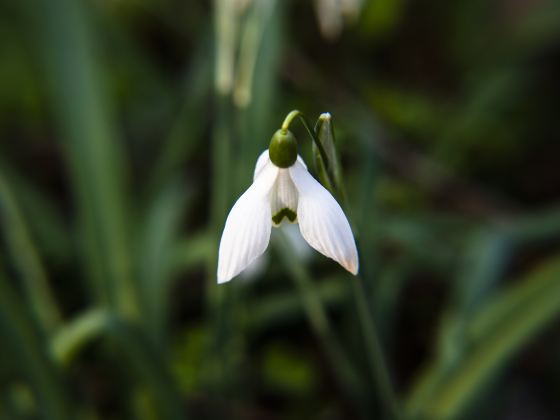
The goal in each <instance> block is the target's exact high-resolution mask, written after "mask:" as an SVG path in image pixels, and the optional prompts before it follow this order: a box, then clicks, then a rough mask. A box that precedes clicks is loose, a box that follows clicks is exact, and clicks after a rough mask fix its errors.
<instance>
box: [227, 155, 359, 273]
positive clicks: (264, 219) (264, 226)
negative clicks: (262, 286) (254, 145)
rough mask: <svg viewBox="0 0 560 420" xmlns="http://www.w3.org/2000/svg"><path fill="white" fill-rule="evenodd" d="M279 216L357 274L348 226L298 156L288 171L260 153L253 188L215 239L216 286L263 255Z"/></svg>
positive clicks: (314, 245)
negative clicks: (218, 243)
mask: <svg viewBox="0 0 560 420" xmlns="http://www.w3.org/2000/svg"><path fill="white" fill-rule="evenodd" d="M284 218H287V219H288V220H289V221H290V222H292V223H295V222H298V223H299V228H300V232H301V235H302V236H303V238H304V239H305V240H306V241H307V242H308V243H309V245H311V246H312V247H313V248H314V249H316V250H317V251H319V252H320V253H322V254H323V255H325V256H327V257H329V258H332V259H333V260H335V261H337V262H338V263H339V264H340V265H342V266H343V267H344V268H345V269H346V270H348V271H349V272H351V273H352V274H354V275H355V274H357V272H358V252H357V250H356V243H355V241H354V236H353V235H352V230H351V229H350V224H349V223H348V220H347V219H346V216H345V215H344V212H343V211H342V209H341V208H340V205H339V204H338V203H337V202H336V200H335V199H334V198H333V196H332V195H331V194H330V193H329V192H328V191H327V190H326V189H325V188H324V187H323V186H322V185H321V184H320V183H319V182H317V181H316V180H315V179H314V178H313V177H312V176H311V174H310V173H309V172H308V171H307V167H306V166H305V164H304V163H303V160H302V159H301V157H300V156H298V157H297V160H296V161H295V162H294V163H293V165H291V166H290V167H288V168H280V167H278V166H276V165H275V164H274V163H272V162H271V160H270V158H269V151H268V150H266V151H265V152H263V153H262V154H261V155H260V157H259V159H258V160H257V164H256V167H255V175H254V179H253V184H252V185H251V187H249V189H248V190H247V191H245V193H244V194H243V195H242V196H241V197H239V199H238V200H237V202H236V203H235V204H234V206H233V208H232V209H231V211H230V213H229V215H228V217H227V220H226V225H225V228H224V232H223V234H222V239H221V241H220V249H219V257H218V273H217V274H218V283H225V282H227V281H229V280H231V279H232V278H233V277H235V276H236V275H238V274H239V273H240V272H241V271H243V270H244V269H245V268H247V266H248V265H249V264H251V262H253V261H254V260H255V259H256V258H257V257H259V256H260V255H262V254H263V253H264V251H265V250H266V248H267V247H268V243H269V241H270V233H271V229H272V226H275V227H278V226H279V225H280V224H281V223H282V221H283V219H284Z"/></svg>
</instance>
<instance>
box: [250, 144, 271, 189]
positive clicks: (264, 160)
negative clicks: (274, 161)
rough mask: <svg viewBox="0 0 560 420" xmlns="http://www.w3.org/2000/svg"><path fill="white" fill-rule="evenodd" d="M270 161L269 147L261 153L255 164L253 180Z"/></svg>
mask: <svg viewBox="0 0 560 420" xmlns="http://www.w3.org/2000/svg"><path fill="white" fill-rule="evenodd" d="M268 162H270V158H269V157H268V149H266V150H265V151H264V152H262V153H261V154H260V155H259V158H258V159H257V164H256V165H255V173H254V174H253V181H254V180H255V178H256V177H257V175H258V174H259V172H260V171H261V170H262V168H264V165H266V164H267V163H268Z"/></svg>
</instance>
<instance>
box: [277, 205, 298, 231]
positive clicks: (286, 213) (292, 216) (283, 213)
mask: <svg viewBox="0 0 560 420" xmlns="http://www.w3.org/2000/svg"><path fill="white" fill-rule="evenodd" d="M284 217H286V218H288V220H289V221H290V222H291V223H294V222H295V221H296V217H297V214H296V212H295V211H293V210H290V209H289V208H287V207H284V208H283V209H282V210H280V211H279V212H277V213H276V214H274V215H273V216H272V221H273V222H274V224H275V225H276V226H278V225H280V223H282V220H283V219H284Z"/></svg>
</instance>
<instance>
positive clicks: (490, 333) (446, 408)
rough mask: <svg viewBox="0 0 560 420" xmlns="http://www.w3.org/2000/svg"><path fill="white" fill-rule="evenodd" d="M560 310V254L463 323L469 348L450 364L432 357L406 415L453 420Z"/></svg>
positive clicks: (411, 397)
mask: <svg viewBox="0 0 560 420" xmlns="http://www.w3.org/2000/svg"><path fill="white" fill-rule="evenodd" d="M559 315H560V258H554V259H552V260H550V261H549V262H547V263H546V264H543V265H542V266H541V267H539V268H538V269H536V270H535V271H533V272H531V273H529V274H528V275H526V276H525V277H523V278H522V279H521V280H519V281H518V282H516V283H515V284H514V285H513V286H510V288H509V289H507V290H506V291H505V292H504V293H502V294H500V295H498V296H497V297H496V298H494V299H493V300H492V301H491V302H489V303H488V304H487V305H485V306H484V308H483V309H482V310H481V311H480V312H479V313H478V314H477V316H476V317H475V318H474V319H473V320H472V321H471V322H470V323H469V324H468V325H466V326H465V331H466V337H467V340H468V341H467V342H468V344H469V347H468V350H467V351H466V352H465V355H464V358H463V359H462V360H460V361H459V362H458V363H457V364H456V365H454V366H453V367H451V368H449V366H447V364H446V363H445V361H443V360H439V359H436V360H435V361H434V362H432V363H431V364H430V366H429V367H428V368H427V369H426V371H425V372H424V373H423V375H422V376H421V377H420V379H419V380H418V382H417V385H416V386H415V387H414V388H413V389H412V392H411V393H410V395H409V398H408V400H407V404H406V408H407V413H408V414H409V415H410V416H418V417H420V418H430V419H455V418H457V417H459V416H460V415H462V414H464V412H465V410H466V409H467V408H468V407H469V403H471V402H472V401H473V399H475V398H476V397H477V396H478V395H479V393H480V392H481V391H482V390H483V389H485V388H484V385H487V384H488V383H489V381H490V380H491V379H492V378H494V377H495V376H496V375H497V374H498V373H499V371H500V370H501V368H503V367H504V366H506V365H507V363H508V362H509V361H510V360H511V358H512V357H513V356H514V355H515V354H516V353H517V352H518V351H519V350H521V349H522V348H523V346H524V345H526V344H527V343H528V342H529V340H530V339H531V338H533V337H534V336H535V335H536V334H538V333H539V332H540V331H542V329H543V328H544V327H545V326H546V325H547V324H549V323H550V322H551V321H552V320H553V319H555V318H556V317H558V316H559Z"/></svg>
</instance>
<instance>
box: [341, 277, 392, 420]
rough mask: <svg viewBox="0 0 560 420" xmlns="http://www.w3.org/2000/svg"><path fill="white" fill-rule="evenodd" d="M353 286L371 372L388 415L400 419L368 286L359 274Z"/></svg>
mask: <svg viewBox="0 0 560 420" xmlns="http://www.w3.org/2000/svg"><path fill="white" fill-rule="evenodd" d="M352 286H353V287H352V288H353V292H354V300H355V302H356V308H357V311H358V318H359V322H360V327H361V329H362V334H363V339H364V341H365V345H366V349H367V356H368V364H369V368H370V371H371V374H372V376H373V379H374V381H375V385H376V387H377V389H378V391H379V394H380V397H381V398H380V399H381V401H382V405H383V406H384V410H385V412H386V415H387V416H388V418H390V419H392V420H399V419H400V418H401V414H400V410H399V405H398V400H397V397H396V395H395V391H394V388H393V384H392V383H391V376H390V374H389V370H388V368H387V362H386V359H385V356H384V354H383V348H382V346H381V341H380V339H379V334H378V332H377V327H376V325H375V322H374V320H373V315H372V313H371V309H370V307H369V303H368V301H367V299H366V288H365V284H364V280H363V278H362V277H361V276H358V277H357V278H356V281H353V282H352Z"/></svg>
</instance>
